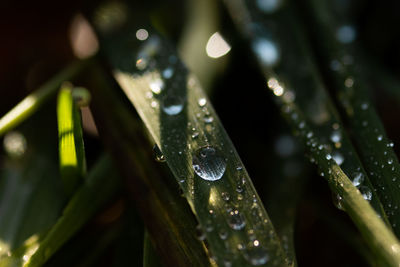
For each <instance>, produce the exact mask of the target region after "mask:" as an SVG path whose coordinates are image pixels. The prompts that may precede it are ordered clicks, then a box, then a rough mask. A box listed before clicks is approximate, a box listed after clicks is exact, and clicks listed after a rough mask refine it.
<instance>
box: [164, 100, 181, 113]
mask: <svg viewBox="0 0 400 267" xmlns="http://www.w3.org/2000/svg"><path fill="white" fill-rule="evenodd" d="M162 110H163V111H164V112H165V113H166V114H168V115H177V114H179V113H180V112H181V111H182V110H183V100H182V98H180V97H177V96H166V97H164V98H163V100H162Z"/></svg>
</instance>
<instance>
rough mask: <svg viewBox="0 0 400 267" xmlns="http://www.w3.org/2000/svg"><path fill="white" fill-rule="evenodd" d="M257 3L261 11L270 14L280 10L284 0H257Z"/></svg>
mask: <svg viewBox="0 0 400 267" xmlns="http://www.w3.org/2000/svg"><path fill="white" fill-rule="evenodd" d="M256 4H257V7H258V8H259V9H260V10H261V11H263V12H265V13H267V14H270V13H273V12H275V11H276V10H278V8H279V7H280V6H281V4H282V0H257V1H256Z"/></svg>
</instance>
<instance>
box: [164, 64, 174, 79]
mask: <svg viewBox="0 0 400 267" xmlns="http://www.w3.org/2000/svg"><path fill="white" fill-rule="evenodd" d="M172 75H174V69H173V68H171V67H168V68H166V69H165V70H163V72H162V76H163V77H164V79H170V78H171V77H172Z"/></svg>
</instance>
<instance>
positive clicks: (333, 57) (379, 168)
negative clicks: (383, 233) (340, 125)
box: [307, 1, 400, 236]
mask: <svg viewBox="0 0 400 267" xmlns="http://www.w3.org/2000/svg"><path fill="white" fill-rule="evenodd" d="M307 3H308V6H310V7H311V8H310V9H309V11H310V16H309V18H308V19H310V20H312V21H313V25H318V26H317V27H316V29H317V31H318V33H319V37H318V38H320V39H321V41H320V42H318V45H319V49H318V50H317V51H319V52H320V54H321V58H322V59H323V60H322V61H323V62H322V65H323V68H324V70H325V73H326V76H327V79H328V80H329V82H330V83H331V84H333V87H334V89H335V90H336V94H335V96H336V98H337V102H338V104H339V107H340V108H341V110H342V112H343V114H344V115H345V118H346V122H347V124H348V125H349V127H351V128H352V129H353V131H352V137H353V140H354V142H355V144H356V145H357V148H358V151H359V154H360V155H361V157H362V160H363V162H364V163H365V164H364V166H365V168H366V170H367V171H368V173H369V174H370V177H371V182H372V183H373V185H374V188H375V189H376V192H377V194H378V196H379V198H380V200H381V202H382V204H383V207H384V209H385V211H386V214H387V216H388V219H389V221H390V223H391V226H392V227H393V231H394V232H395V233H396V235H397V236H400V213H399V210H398V208H399V207H400V164H399V161H398V158H397V156H396V154H395V152H394V150H393V143H392V142H391V141H390V140H389V139H388V137H387V135H386V132H385V129H384V126H383V123H382V122H381V120H380V118H379V116H378V114H377V112H376V110H375V108H374V106H373V102H372V101H371V96H370V87H369V85H368V83H367V82H366V81H365V77H364V76H363V74H362V73H361V72H360V71H359V70H358V69H357V65H358V64H357V63H358V62H362V61H360V60H359V56H358V53H357V52H356V51H357V42H356V40H354V41H353V40H351V41H352V42H348V43H341V42H340V39H338V38H335V36H336V37H337V31H338V29H340V27H343V25H348V23H349V20H350V19H349V18H342V19H337V18H334V17H333V16H332V13H331V11H330V8H335V9H338V7H337V6H335V4H334V3H333V2H332V3H330V4H328V3H322V2H320V1H307ZM341 11H342V12H343V13H344V14H348V12H349V10H346V9H345V10H341ZM349 25H351V24H349ZM349 27H350V26H349ZM353 30H354V31H355V29H354V28H353ZM322 51H323V53H321V52H322ZM348 58H351V62H350V63H349V62H348V60H346V59H348ZM332 62H334V63H335V64H336V65H338V67H339V69H332Z"/></svg>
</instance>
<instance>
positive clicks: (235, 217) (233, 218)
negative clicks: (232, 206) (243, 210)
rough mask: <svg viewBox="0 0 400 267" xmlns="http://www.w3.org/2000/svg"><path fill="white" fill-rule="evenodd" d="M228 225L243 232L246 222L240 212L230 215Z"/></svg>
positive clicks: (233, 212) (235, 211) (232, 212)
mask: <svg viewBox="0 0 400 267" xmlns="http://www.w3.org/2000/svg"><path fill="white" fill-rule="evenodd" d="M228 224H229V226H230V227H231V228H232V229H233V230H241V229H243V228H244V227H245V226H246V221H245V219H244V217H243V216H242V214H240V213H239V211H238V210H233V211H231V212H230V213H229V219H228Z"/></svg>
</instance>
